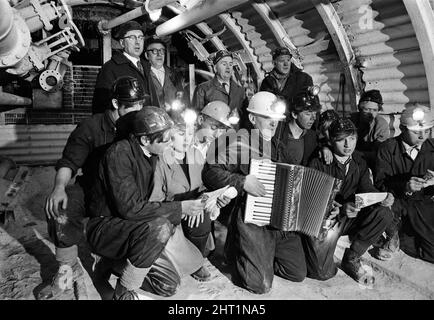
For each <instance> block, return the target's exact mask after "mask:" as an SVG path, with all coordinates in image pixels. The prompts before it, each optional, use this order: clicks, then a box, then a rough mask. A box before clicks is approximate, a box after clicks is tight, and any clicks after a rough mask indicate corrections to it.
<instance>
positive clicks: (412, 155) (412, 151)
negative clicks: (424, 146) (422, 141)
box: [410, 146, 420, 160]
mask: <svg viewBox="0 0 434 320" xmlns="http://www.w3.org/2000/svg"><path fill="white" fill-rule="evenodd" d="M419 151H420V150H419V146H415V147H412V148H411V149H410V158H412V159H413V160H414V159H416V157H417V155H418V153H419Z"/></svg>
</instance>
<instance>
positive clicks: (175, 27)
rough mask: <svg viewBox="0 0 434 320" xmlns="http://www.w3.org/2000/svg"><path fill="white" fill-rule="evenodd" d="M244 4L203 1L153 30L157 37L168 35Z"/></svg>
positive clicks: (236, 0) (242, 0)
mask: <svg viewBox="0 0 434 320" xmlns="http://www.w3.org/2000/svg"><path fill="white" fill-rule="evenodd" d="M245 2H248V0H219V1H215V0H205V2H204V3H202V4H199V5H197V6H196V7H193V8H192V9H190V10H189V11H186V12H183V13H181V14H179V15H177V16H176V17H174V18H172V19H170V20H168V21H166V22H164V23H162V24H160V25H159V26H158V27H157V29H156V30H155V34H156V35H157V36H158V37H163V36H167V35H170V34H172V33H175V32H177V31H179V30H182V29H185V28H187V27H189V26H191V25H194V24H196V23H199V22H201V21H204V20H206V19H208V18H210V17H213V16H216V15H218V14H219V13H222V12H224V11H226V10H229V9H231V8H234V7H236V6H239V5H241V4H243V3H245Z"/></svg>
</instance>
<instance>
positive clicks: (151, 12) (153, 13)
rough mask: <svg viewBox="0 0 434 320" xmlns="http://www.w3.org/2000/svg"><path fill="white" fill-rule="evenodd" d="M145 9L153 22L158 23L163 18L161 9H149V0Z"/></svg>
mask: <svg viewBox="0 0 434 320" xmlns="http://www.w3.org/2000/svg"><path fill="white" fill-rule="evenodd" d="M145 9H146V11H147V12H148V15H149V18H150V19H151V21H152V22H155V21H157V20H158V19H160V17H161V11H162V10H161V8H160V9H156V10H151V9H149V0H146V2H145Z"/></svg>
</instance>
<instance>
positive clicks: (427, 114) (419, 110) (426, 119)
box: [400, 103, 434, 131]
mask: <svg viewBox="0 0 434 320" xmlns="http://www.w3.org/2000/svg"><path fill="white" fill-rule="evenodd" d="M400 122H401V125H402V126H404V127H407V129H408V130H413V131H423V130H427V129H430V128H432V127H433V126H434V114H433V112H432V110H430V109H429V108H428V107H426V106H423V105H420V104H418V103H417V104H415V105H413V106H410V107H408V108H407V109H405V110H404V112H403V113H402V115H401V120H400Z"/></svg>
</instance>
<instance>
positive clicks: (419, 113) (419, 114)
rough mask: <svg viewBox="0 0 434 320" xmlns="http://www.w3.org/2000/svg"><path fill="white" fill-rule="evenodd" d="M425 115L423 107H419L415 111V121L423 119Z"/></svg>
mask: <svg viewBox="0 0 434 320" xmlns="http://www.w3.org/2000/svg"><path fill="white" fill-rule="evenodd" d="M424 116H425V112H423V110H422V109H420V108H417V109H414V111H413V120H414V121H422V120H423V118H424Z"/></svg>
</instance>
